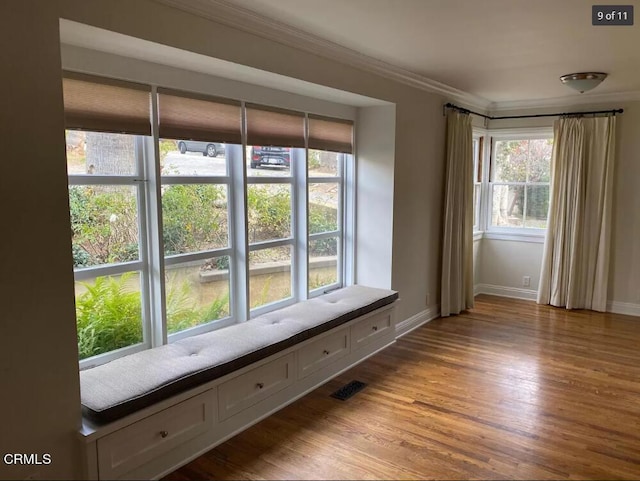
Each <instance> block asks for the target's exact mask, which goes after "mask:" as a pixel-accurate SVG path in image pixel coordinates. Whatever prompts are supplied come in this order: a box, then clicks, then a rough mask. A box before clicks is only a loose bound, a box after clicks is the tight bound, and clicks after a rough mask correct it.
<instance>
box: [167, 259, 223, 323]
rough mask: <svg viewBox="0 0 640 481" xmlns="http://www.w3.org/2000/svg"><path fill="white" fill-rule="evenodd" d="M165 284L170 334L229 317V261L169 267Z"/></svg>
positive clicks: (216, 260) (208, 260)
mask: <svg viewBox="0 0 640 481" xmlns="http://www.w3.org/2000/svg"><path fill="white" fill-rule="evenodd" d="M165 280H166V284H165V287H166V308H167V332H168V333H169V334H172V333H174V332H179V331H183V330H185V329H189V328H190V327H195V326H199V325H201V324H206V323H208V322H211V321H215V320H217V319H222V318H225V317H227V316H228V315H229V257H227V256H221V257H213V258H211V259H207V260H206V261H195V262H185V263H182V264H176V265H172V266H167V268H166V271H165Z"/></svg>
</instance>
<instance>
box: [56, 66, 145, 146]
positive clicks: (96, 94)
mask: <svg viewBox="0 0 640 481" xmlns="http://www.w3.org/2000/svg"><path fill="white" fill-rule="evenodd" d="M62 89H63V94H64V118H65V127H66V128H67V129H80V130H94V131H98V132H116V133H128V134H140V135H151V104H150V101H151V97H150V95H151V87H149V86H148V85H142V84H136V83H131V82H123V81H119V80H111V79H107V78H102V77H94V76H92V75H83V74H76V73H71V72H65V73H64V76H63V79H62Z"/></svg>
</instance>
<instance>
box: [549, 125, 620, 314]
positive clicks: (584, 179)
mask: <svg viewBox="0 0 640 481" xmlns="http://www.w3.org/2000/svg"><path fill="white" fill-rule="evenodd" d="M615 126H616V119H615V117H614V116H608V117H598V118H565V119H560V120H557V121H556V122H555V125H554V146H553V157H552V176H551V199H550V207H549V224H548V228H547V236H546V238H545V244H544V255H543V260H542V271H541V279H540V289H539V291H538V303H539V304H551V305H554V306H558V307H566V308H567V309H592V310H594V311H602V312H603V311H605V310H606V308H607V281H608V276H609V249H610V232H611V211H612V197H613V191H612V188H613V166H614V155H615V151H614V149H615Z"/></svg>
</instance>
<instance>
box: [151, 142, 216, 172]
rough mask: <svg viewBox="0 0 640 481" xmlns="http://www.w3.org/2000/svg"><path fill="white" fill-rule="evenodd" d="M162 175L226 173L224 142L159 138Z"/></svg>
mask: <svg viewBox="0 0 640 481" xmlns="http://www.w3.org/2000/svg"><path fill="white" fill-rule="evenodd" d="M159 147H160V171H161V172H162V175H189V176H218V175H219V176H224V175H227V160H226V147H227V146H226V144H221V143H219V142H200V141H195V140H169V139H161V140H160V145H159Z"/></svg>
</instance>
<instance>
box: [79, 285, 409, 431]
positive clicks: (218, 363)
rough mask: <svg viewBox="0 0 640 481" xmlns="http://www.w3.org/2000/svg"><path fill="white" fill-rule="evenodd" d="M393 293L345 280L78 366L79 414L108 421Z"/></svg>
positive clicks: (389, 298) (347, 318) (269, 351)
mask: <svg viewBox="0 0 640 481" xmlns="http://www.w3.org/2000/svg"><path fill="white" fill-rule="evenodd" d="M397 298H398V293H397V292H394V291H390V290H386V289H376V288H372V287H365V286H350V287H345V288H343V289H339V290H336V291H333V292H330V293H329V294H325V295H323V296H320V297H316V298H314V299H310V300H307V301H303V302H299V303H297V304H294V305H292V306H289V307H285V308H283V309H279V310H277V311H273V312H270V313H268V314H264V315H262V316H260V317H257V318H255V319H252V320H250V321H248V322H244V323H241V324H234V325H233V326H229V327H225V328H223V329H218V330H216V331H212V332H208V333H205V334H200V335H197V336H192V337H188V338H185V339H181V340H179V341H176V342H174V343H172V344H167V345H165V346H160V347H156V348H154V349H148V350H145V351H141V352H138V353H135V354H131V355H129V356H125V357H122V358H119V359H116V360H114V361H111V362H109V363H107V364H103V365H101V366H97V367H94V368H92V369H88V370H86V371H81V372H80V387H81V394H82V407H83V412H84V414H85V416H87V417H88V418H90V419H92V420H94V421H97V422H99V423H103V422H108V421H112V420H114V419H118V418H120V417H123V416H126V415H127V414H131V413H133V412H135V411H137V410H139V409H142V408H145V407H147V406H151V405H152V404H155V403H157V402H159V401H161V400H163V399H166V398H168V397H170V396H173V395H175V394H178V393H180V392H183V391H186V390H188V389H190V388H193V387H195V386H198V385H200V384H203V383H205V382H208V381H211V380H213V379H216V378H218V377H221V376H224V375H226V374H229V373H230V372H233V371H235V370H237V369H240V368H242V367H244V366H247V365H249V364H251V363H254V362H256V361H259V360H260V359H263V358H265V357H268V356H271V355H272V354H275V353H276V352H278V351H281V350H283V349H286V348H288V347H290V346H293V345H295V344H297V343H299V342H302V341H304V340H306V339H309V338H311V337H313V336H316V335H318V334H320V333H321V332H324V331H328V330H329V329H332V328H334V327H336V326H339V325H340V324H343V323H345V322H348V321H350V320H352V319H355V318H356V317H359V316H362V315H364V314H367V313H369V312H372V311H374V310H376V309H378V308H380V307H383V306H385V305H387V304H390V303H392V302H394V301H395V300H396V299H397Z"/></svg>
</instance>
